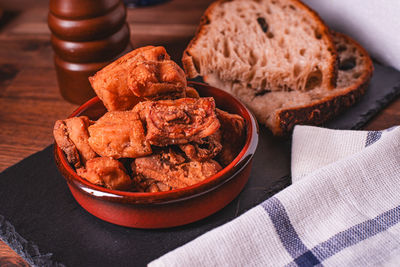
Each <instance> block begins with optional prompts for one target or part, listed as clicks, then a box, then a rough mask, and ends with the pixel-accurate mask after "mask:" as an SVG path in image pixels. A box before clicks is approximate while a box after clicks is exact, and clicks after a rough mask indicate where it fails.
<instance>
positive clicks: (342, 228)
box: [149, 126, 400, 267]
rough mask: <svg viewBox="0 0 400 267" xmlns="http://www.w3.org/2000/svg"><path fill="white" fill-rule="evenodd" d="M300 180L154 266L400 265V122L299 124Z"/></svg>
mask: <svg viewBox="0 0 400 267" xmlns="http://www.w3.org/2000/svg"><path fill="white" fill-rule="evenodd" d="M292 177H293V184H292V185H291V186H289V187H287V188H286V189H284V190H283V191H281V192H280V193H278V194H276V195H275V196H273V197H271V198H269V199H268V200H266V201H265V202H263V203H262V204H260V205H258V206H256V207H255V208H253V209H251V210H249V211H248V212H246V213H244V214H243V215H241V216H240V217H238V218H236V219H235V220H233V221H231V222H229V223H227V224H225V225H223V226H220V227H218V228H216V229H214V230H212V231H210V232H208V233H206V234H204V235H202V236H200V237H198V238H196V239H195V240H193V241H191V242H189V243H187V244H186V245H184V246H182V247H180V248H177V249H175V250H173V251H171V252H169V253H167V254H166V255H164V256H162V257H160V258H159V259H157V260H155V261H153V262H151V263H150V264H149V266H151V267H155V266H314V265H320V266H321V265H324V266H382V265H383V266H399V263H400V223H399V222H400V127H393V128H391V129H388V130H385V131H370V132H367V131H340V130H328V129H323V128H318V127H310V126H296V128H295V130H294V133H293V144H292Z"/></svg>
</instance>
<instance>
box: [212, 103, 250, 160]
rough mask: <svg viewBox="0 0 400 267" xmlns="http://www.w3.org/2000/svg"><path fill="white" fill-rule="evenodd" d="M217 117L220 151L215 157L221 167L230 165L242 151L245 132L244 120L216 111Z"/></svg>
mask: <svg viewBox="0 0 400 267" xmlns="http://www.w3.org/2000/svg"><path fill="white" fill-rule="evenodd" d="M215 111H216V114H217V117H218V119H219V121H220V123H221V128H220V131H221V144H222V150H221V152H220V153H219V154H218V156H217V160H218V162H220V163H221V164H222V165H223V166H226V165H228V164H229V163H231V162H232V161H233V160H234V158H235V157H236V156H237V155H238V154H239V152H240V150H242V148H243V145H244V141H245V136H246V130H245V121H244V119H243V118H242V117H241V116H239V115H236V114H230V113H228V112H226V111H223V110H220V109H216V110H215Z"/></svg>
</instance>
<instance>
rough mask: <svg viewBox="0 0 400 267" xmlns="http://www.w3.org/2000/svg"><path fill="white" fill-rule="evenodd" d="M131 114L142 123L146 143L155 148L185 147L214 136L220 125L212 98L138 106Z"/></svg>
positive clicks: (155, 102)
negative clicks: (137, 117) (184, 145)
mask: <svg viewBox="0 0 400 267" xmlns="http://www.w3.org/2000/svg"><path fill="white" fill-rule="evenodd" d="M133 111H135V112H137V113H138V114H140V118H141V119H142V120H143V121H144V122H145V124H146V129H147V134H146V140H147V141H148V142H149V143H150V144H152V145H156V146H167V145H174V144H186V143H189V142H191V141H195V140H200V139H201V138H204V137H207V136H209V135H212V134H213V133H215V132H216V131H217V130H218V128H219V126H220V123H219V121H218V119H217V116H216V114H215V102H214V99H213V98H212V97H205V98H199V99H194V98H181V99H177V100H160V101H146V102H141V103H139V104H138V105H136V106H135V108H134V109H133Z"/></svg>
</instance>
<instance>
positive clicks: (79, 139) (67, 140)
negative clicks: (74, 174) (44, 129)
mask: <svg viewBox="0 0 400 267" xmlns="http://www.w3.org/2000/svg"><path fill="white" fill-rule="evenodd" d="M90 123H91V122H90V120H89V118H88V117H86V116H81V117H74V118H69V119H66V120H58V121H56V123H55V125H54V129H53V135H54V139H55V140H56V143H57V145H58V146H59V147H60V148H61V149H62V150H63V151H64V153H65V155H66V156H67V160H68V162H69V163H70V164H72V165H73V166H74V167H75V168H79V167H81V166H82V165H83V164H85V163H86V161H88V160H90V159H92V158H94V157H96V156H97V155H96V153H95V152H94V151H93V149H92V148H91V147H90V146H89V143H88V138H89V133H88V127H89V125H90Z"/></svg>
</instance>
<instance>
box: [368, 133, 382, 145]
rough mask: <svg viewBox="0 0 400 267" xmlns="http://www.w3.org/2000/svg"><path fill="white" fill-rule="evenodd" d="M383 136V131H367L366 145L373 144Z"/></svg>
mask: <svg viewBox="0 0 400 267" xmlns="http://www.w3.org/2000/svg"><path fill="white" fill-rule="evenodd" d="M381 136H382V132H381V131H370V132H368V133H367V139H366V140H365V147H367V146H370V145H372V144H373V143H375V142H376V141H378V140H379V139H380V138H381Z"/></svg>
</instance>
